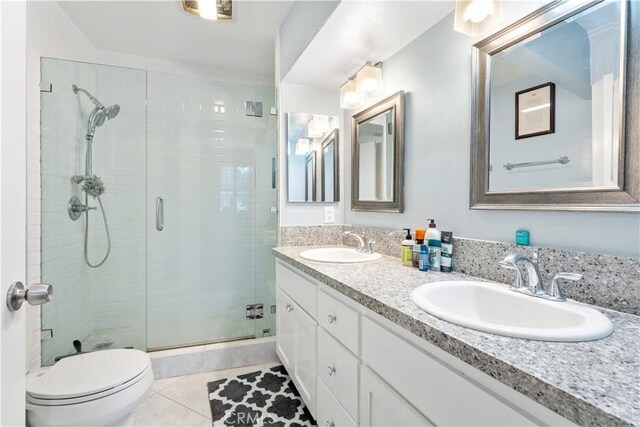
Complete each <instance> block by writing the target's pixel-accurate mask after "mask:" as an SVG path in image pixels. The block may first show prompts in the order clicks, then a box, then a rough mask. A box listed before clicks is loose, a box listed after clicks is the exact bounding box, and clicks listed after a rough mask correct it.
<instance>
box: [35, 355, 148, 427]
mask: <svg viewBox="0 0 640 427" xmlns="http://www.w3.org/2000/svg"><path fill="white" fill-rule="evenodd" d="M152 383H153V369H152V366H151V359H150V358H149V355H147V354H146V353H144V352H142V351H140V350H132V349H114V350H101V351H97V352H93V353H86V354H81V355H78V356H73V357H69V358H66V359H62V360H60V361H59V362H58V363H57V364H55V365H54V366H52V367H51V368H50V369H48V370H46V371H45V372H44V374H42V375H41V376H40V377H39V378H37V379H36V380H35V381H34V382H33V383H31V384H29V385H28V386H27V393H26V400H27V417H28V418H29V422H30V424H31V425H32V426H35V427H39V426H87V425H93V426H97V425H102V426H106V425H125V424H127V422H126V420H130V418H131V411H132V410H133V409H134V408H135V407H136V406H137V405H138V404H139V403H140V402H141V401H142V399H143V398H144V396H145V395H146V394H147V392H148V390H149V389H150V388H151V384H152Z"/></svg>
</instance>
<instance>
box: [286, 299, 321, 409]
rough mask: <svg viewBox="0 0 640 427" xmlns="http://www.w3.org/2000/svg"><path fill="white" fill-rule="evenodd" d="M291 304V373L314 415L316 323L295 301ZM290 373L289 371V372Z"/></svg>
mask: <svg viewBox="0 0 640 427" xmlns="http://www.w3.org/2000/svg"><path fill="white" fill-rule="evenodd" d="M292 304H293V312H292V314H293V317H294V320H293V325H294V329H295V331H294V346H295V352H294V358H293V375H294V376H295V379H296V382H297V385H298V391H299V392H300V395H301V396H302V398H303V400H304V402H305V403H306V404H307V406H308V407H309V412H311V414H312V415H315V406H316V375H317V374H316V368H317V364H318V363H317V359H318V352H317V348H318V344H317V343H318V341H317V340H318V324H317V323H316V321H315V320H313V318H312V317H311V316H309V315H308V314H307V313H305V312H304V310H303V309H302V308H300V306H299V305H297V304H296V303H292ZM289 373H290V374H291V372H289Z"/></svg>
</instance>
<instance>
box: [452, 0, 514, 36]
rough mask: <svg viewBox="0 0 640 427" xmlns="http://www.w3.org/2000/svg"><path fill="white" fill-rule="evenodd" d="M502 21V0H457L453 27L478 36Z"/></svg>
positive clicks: (469, 34)
mask: <svg viewBox="0 0 640 427" xmlns="http://www.w3.org/2000/svg"><path fill="white" fill-rule="evenodd" d="M500 21H502V2H501V1H500V0H456V17H455V22H454V25H453V29H454V30H455V31H457V32H459V33H462V34H466V35H468V36H476V35H478V34H480V33H482V32H484V31H485V30H487V29H489V28H490V27H492V26H494V25H495V24H497V23H498V22H500Z"/></svg>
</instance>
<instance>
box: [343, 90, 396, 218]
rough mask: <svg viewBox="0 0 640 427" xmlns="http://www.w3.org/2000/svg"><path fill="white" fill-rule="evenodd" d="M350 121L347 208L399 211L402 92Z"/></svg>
mask: <svg viewBox="0 0 640 427" xmlns="http://www.w3.org/2000/svg"><path fill="white" fill-rule="evenodd" d="M352 120H353V122H352V143H351V152H352V159H351V173H352V175H351V209H352V210H356V211H379V212H402V211H403V209H404V206H403V192H402V191H403V188H402V187H403V185H402V179H403V170H402V169H403V144H404V139H403V138H404V136H403V131H404V130H403V128H404V92H398V93H396V94H395V95H393V96H390V97H389V98H386V99H384V100H382V101H380V102H378V103H377V104H375V105H373V106H372V107H369V108H367V109H366V110H364V111H362V112H360V113H358V114H356V115H355V116H353V119H352Z"/></svg>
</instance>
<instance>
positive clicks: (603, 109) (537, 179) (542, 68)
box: [471, 0, 640, 211]
mask: <svg viewBox="0 0 640 427" xmlns="http://www.w3.org/2000/svg"><path fill="white" fill-rule="evenodd" d="M638 9H640V5H639V4H638V2H633V1H632V2H627V1H618V0H605V1H580V0H578V1H570V2H563V1H555V2H552V3H550V4H548V5H547V6H545V7H543V8H541V9H539V10H538V11H536V12H534V13H533V14H531V15H529V16H527V17H525V18H524V19H522V20H521V21H519V22H516V23H515V24H513V25H512V26H510V27H508V28H506V29H504V30H502V31H500V32H499V33H497V34H495V35H493V36H490V37H488V38H487V39H485V40H482V41H480V42H479V43H477V44H476V45H475V46H474V48H475V55H474V56H475V57H474V74H475V75H474V79H475V85H474V86H475V87H474V98H475V102H474V108H475V109H474V114H473V116H472V118H473V121H474V123H473V126H474V132H473V133H472V141H471V144H472V173H471V180H472V182H471V207H472V208H476V209H548V210H558V209H563V210H571V209H577V210H618V211H625V210H631V211H637V210H639V207H640V204H639V202H640V191H639V190H640V174H639V172H638V169H639V167H640V166H639V163H640V149H639V147H640V142H639V141H638V140H639V139H640V134H639V131H638V127H639V125H638V116H640V113H639V109H638V102H639V96H638V91H639V90H638V87H639V86H638V85H639V83H640V78H639V77H638V69H639V61H638V49H639V46H638V40H639V39H640V32H639V31H638V14H639V12H638ZM625 100H626V102H625Z"/></svg>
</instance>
